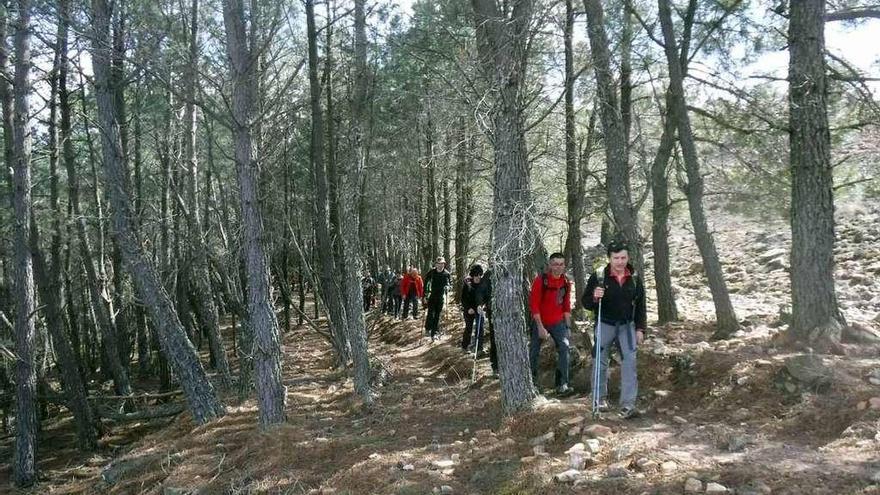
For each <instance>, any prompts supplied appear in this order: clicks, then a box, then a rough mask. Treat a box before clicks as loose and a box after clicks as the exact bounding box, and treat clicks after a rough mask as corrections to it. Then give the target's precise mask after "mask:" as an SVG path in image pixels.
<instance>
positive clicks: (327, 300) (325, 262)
mask: <svg viewBox="0 0 880 495" xmlns="http://www.w3.org/2000/svg"><path fill="white" fill-rule="evenodd" d="M306 24H307V26H306V27H307V30H308V43H309V48H308V50H309V88H310V103H311V116H312V127H311V143H310V147H309V157H310V161H311V164H312V167H311V169H312V180H313V182H314V186H315V197H314V203H313V209H312V215H313V224H314V229H315V243H316V252H317V255H318V263H319V266H318V267H317V269H318V273H317V274H316V275H317V277H316V278H317V280H316V282H318V290H319V291H320V292H321V299H323V300H324V304H325V305H326V309H327V315H328V327H329V330H330V334H331V336H332V337H333V349H334V350H335V351H336V361H337V363H338V364H339V365H340V366H345V365H346V364H347V363H348V360H349V358H350V357H351V352H350V350H349V343H348V338H346V332H345V322H346V318H345V312H346V308H345V306H344V304H343V299H342V294H341V290H342V289H341V287H340V286H339V285H338V283H337V277H335V276H334V275H335V274H336V273H337V268H336V260H335V256H334V255H333V253H334V248H333V241H332V240H331V237H330V228H331V225H330V222H329V219H330V217H331V215H330V211H331V199H330V197H329V196H330V194H329V190H328V180H327V179H328V177H327V175H328V171H327V169H326V168H325V166H324V127H323V118H324V117H323V112H322V110H321V85H320V83H319V82H318V48H317V28H316V26H315V6H314V2H313V1H312V0H307V1H306ZM332 118H333V117H332V115H331V116H329V117H328V120H332ZM358 287H360V284H358ZM316 299H317V297H316Z"/></svg>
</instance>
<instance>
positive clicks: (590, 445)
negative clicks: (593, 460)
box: [584, 438, 602, 454]
mask: <svg viewBox="0 0 880 495" xmlns="http://www.w3.org/2000/svg"><path fill="white" fill-rule="evenodd" d="M584 446H585V447H586V448H587V452H589V453H591V454H598V453H599V451H600V450H602V444H601V443H599V440H597V439H595V438H590V439H588V440H587V441H585V442H584Z"/></svg>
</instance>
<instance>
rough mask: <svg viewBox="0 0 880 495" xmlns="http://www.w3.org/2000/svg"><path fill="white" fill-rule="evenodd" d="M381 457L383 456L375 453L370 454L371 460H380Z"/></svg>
mask: <svg viewBox="0 0 880 495" xmlns="http://www.w3.org/2000/svg"><path fill="white" fill-rule="evenodd" d="M380 457H382V455H381V454H377V453H375V452H373V453H372V454H370V459H378V458H380Z"/></svg>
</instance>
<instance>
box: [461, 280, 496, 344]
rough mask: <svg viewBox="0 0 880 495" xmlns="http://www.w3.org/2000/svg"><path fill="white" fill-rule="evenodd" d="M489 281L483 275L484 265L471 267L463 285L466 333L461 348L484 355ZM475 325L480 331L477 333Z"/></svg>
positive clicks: (462, 298)
mask: <svg viewBox="0 0 880 495" xmlns="http://www.w3.org/2000/svg"><path fill="white" fill-rule="evenodd" d="M489 297H490V293H489V281H488V280H486V278H485V277H483V267H482V266H480V265H474V266H472V267H471V269H470V272H469V273H468V277H467V278H466V279H465V281H464V283H463V284H462V286H461V310H462V312H463V313H464V333H463V334H462V336H461V350H462V352H465V353H471V352H473V353H474V356H478V357H479V356H482V355H483V354H484V353H483V327H484V324H485V322H484V321H483V320H485V318H486V306H487V305H488V304H489ZM475 327H476V328H477V329H478V331H477V332H476V333H475V332H474V329H475Z"/></svg>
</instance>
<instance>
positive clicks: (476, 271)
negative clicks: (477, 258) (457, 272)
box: [469, 265, 483, 283]
mask: <svg viewBox="0 0 880 495" xmlns="http://www.w3.org/2000/svg"><path fill="white" fill-rule="evenodd" d="M469 275H470V276H471V280H473V281H474V282H476V283H480V279H482V278H483V267H482V266H480V265H474V266H472V267H471V271H470V273H469Z"/></svg>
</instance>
